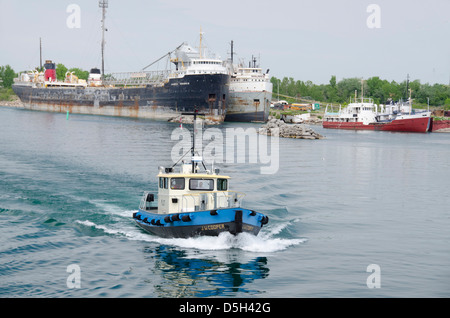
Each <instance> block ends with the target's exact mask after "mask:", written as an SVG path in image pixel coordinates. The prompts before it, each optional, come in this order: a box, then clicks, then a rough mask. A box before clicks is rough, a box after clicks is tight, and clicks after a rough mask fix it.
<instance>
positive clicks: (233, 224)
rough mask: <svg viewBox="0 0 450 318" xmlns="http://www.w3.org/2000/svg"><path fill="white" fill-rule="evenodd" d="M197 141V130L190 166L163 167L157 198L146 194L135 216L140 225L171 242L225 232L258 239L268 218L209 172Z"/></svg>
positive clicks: (214, 172)
mask: <svg viewBox="0 0 450 318" xmlns="http://www.w3.org/2000/svg"><path fill="white" fill-rule="evenodd" d="M184 115H186V114H184ZM196 115H197V113H194V118H195V117H196ZM196 124H197V125H198V122H197V121H196V119H194V125H196ZM194 141H195V128H194V137H193V145H192V149H191V156H192V157H191V162H190V163H186V162H184V161H183V162H182V163H181V164H180V166H179V167H177V168H176V167H175V165H174V166H172V167H170V168H164V167H160V169H159V173H158V175H157V177H158V180H159V182H158V194H157V196H156V195H155V194H154V193H150V192H145V193H144V196H143V198H142V200H141V204H140V206H139V210H138V211H137V212H135V213H134V214H133V218H134V220H135V221H136V223H137V225H138V226H139V227H141V228H142V229H144V230H145V231H147V232H149V233H151V234H155V235H158V236H161V237H170V238H171V237H176V238H187V237H194V236H217V235H219V234H220V233H222V232H229V233H231V234H235V235H236V234H239V233H243V232H245V233H250V234H253V235H257V234H258V233H259V231H260V229H261V227H262V226H263V225H265V224H266V223H267V222H268V220H269V219H268V217H267V216H265V215H264V214H262V213H259V212H256V211H254V210H250V209H247V208H243V207H242V206H241V205H242V200H243V197H244V194H243V193H240V192H234V191H230V189H229V180H230V177H229V176H226V175H222V174H219V170H218V169H211V170H207V169H206V167H205V165H204V163H203V161H202V158H201V157H199V156H198V155H197V153H196V151H195V144H194ZM181 159H182V158H181ZM181 159H180V161H181ZM202 168H203V169H202Z"/></svg>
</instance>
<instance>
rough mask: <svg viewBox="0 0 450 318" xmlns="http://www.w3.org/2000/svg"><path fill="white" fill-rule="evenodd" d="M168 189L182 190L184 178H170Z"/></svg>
mask: <svg viewBox="0 0 450 318" xmlns="http://www.w3.org/2000/svg"><path fill="white" fill-rule="evenodd" d="M170 188H171V189H172V190H184V178H171V179H170Z"/></svg>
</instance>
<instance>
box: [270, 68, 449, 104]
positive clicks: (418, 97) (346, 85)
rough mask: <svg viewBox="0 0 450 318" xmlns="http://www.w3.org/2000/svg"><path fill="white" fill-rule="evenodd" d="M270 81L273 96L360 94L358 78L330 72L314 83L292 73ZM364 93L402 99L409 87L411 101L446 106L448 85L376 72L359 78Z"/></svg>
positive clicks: (380, 99) (336, 98)
mask: <svg viewBox="0 0 450 318" xmlns="http://www.w3.org/2000/svg"><path fill="white" fill-rule="evenodd" d="M271 82H272V84H273V97H274V98H276V97H277V94H280V95H287V96H292V97H295V98H299V99H305V100H308V99H309V100H314V101H320V102H326V103H341V104H345V103H348V102H349V100H350V97H353V96H355V90H356V91H357V92H358V97H361V88H362V86H361V79H360V78H344V79H342V80H340V81H339V82H337V81H336V76H334V75H333V76H331V79H330V81H329V83H328V84H320V85H316V84H314V83H313V82H311V81H306V82H304V81H300V80H297V81H296V80H294V79H293V78H292V77H289V78H288V77H284V78H283V79H278V78H276V77H272V78H271ZM363 85H364V86H363V88H364V96H365V97H371V98H373V100H374V102H375V103H376V104H380V103H381V104H386V103H389V102H390V101H391V100H392V101H398V100H400V99H403V100H406V99H407V98H408V97H409V92H408V90H409V89H411V98H412V99H413V100H414V102H415V103H420V104H424V105H427V104H428V102H429V105H430V106H446V108H449V107H450V86H449V85H443V84H434V85H430V84H428V83H426V84H422V83H420V80H414V81H412V82H409V81H407V80H405V81H403V82H401V83H397V82H395V81H391V82H389V81H387V80H383V79H380V78H379V77H378V76H374V77H371V78H369V79H367V80H364V81H363Z"/></svg>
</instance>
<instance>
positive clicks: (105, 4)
mask: <svg viewBox="0 0 450 318" xmlns="http://www.w3.org/2000/svg"><path fill="white" fill-rule="evenodd" d="M98 6H99V7H100V8H102V80H104V78H105V14H106V8H107V7H108V0H99V2H98Z"/></svg>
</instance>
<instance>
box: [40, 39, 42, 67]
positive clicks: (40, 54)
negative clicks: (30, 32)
mask: <svg viewBox="0 0 450 318" xmlns="http://www.w3.org/2000/svg"><path fill="white" fill-rule="evenodd" d="M41 71H42V40H41V38H39V72H41Z"/></svg>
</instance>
